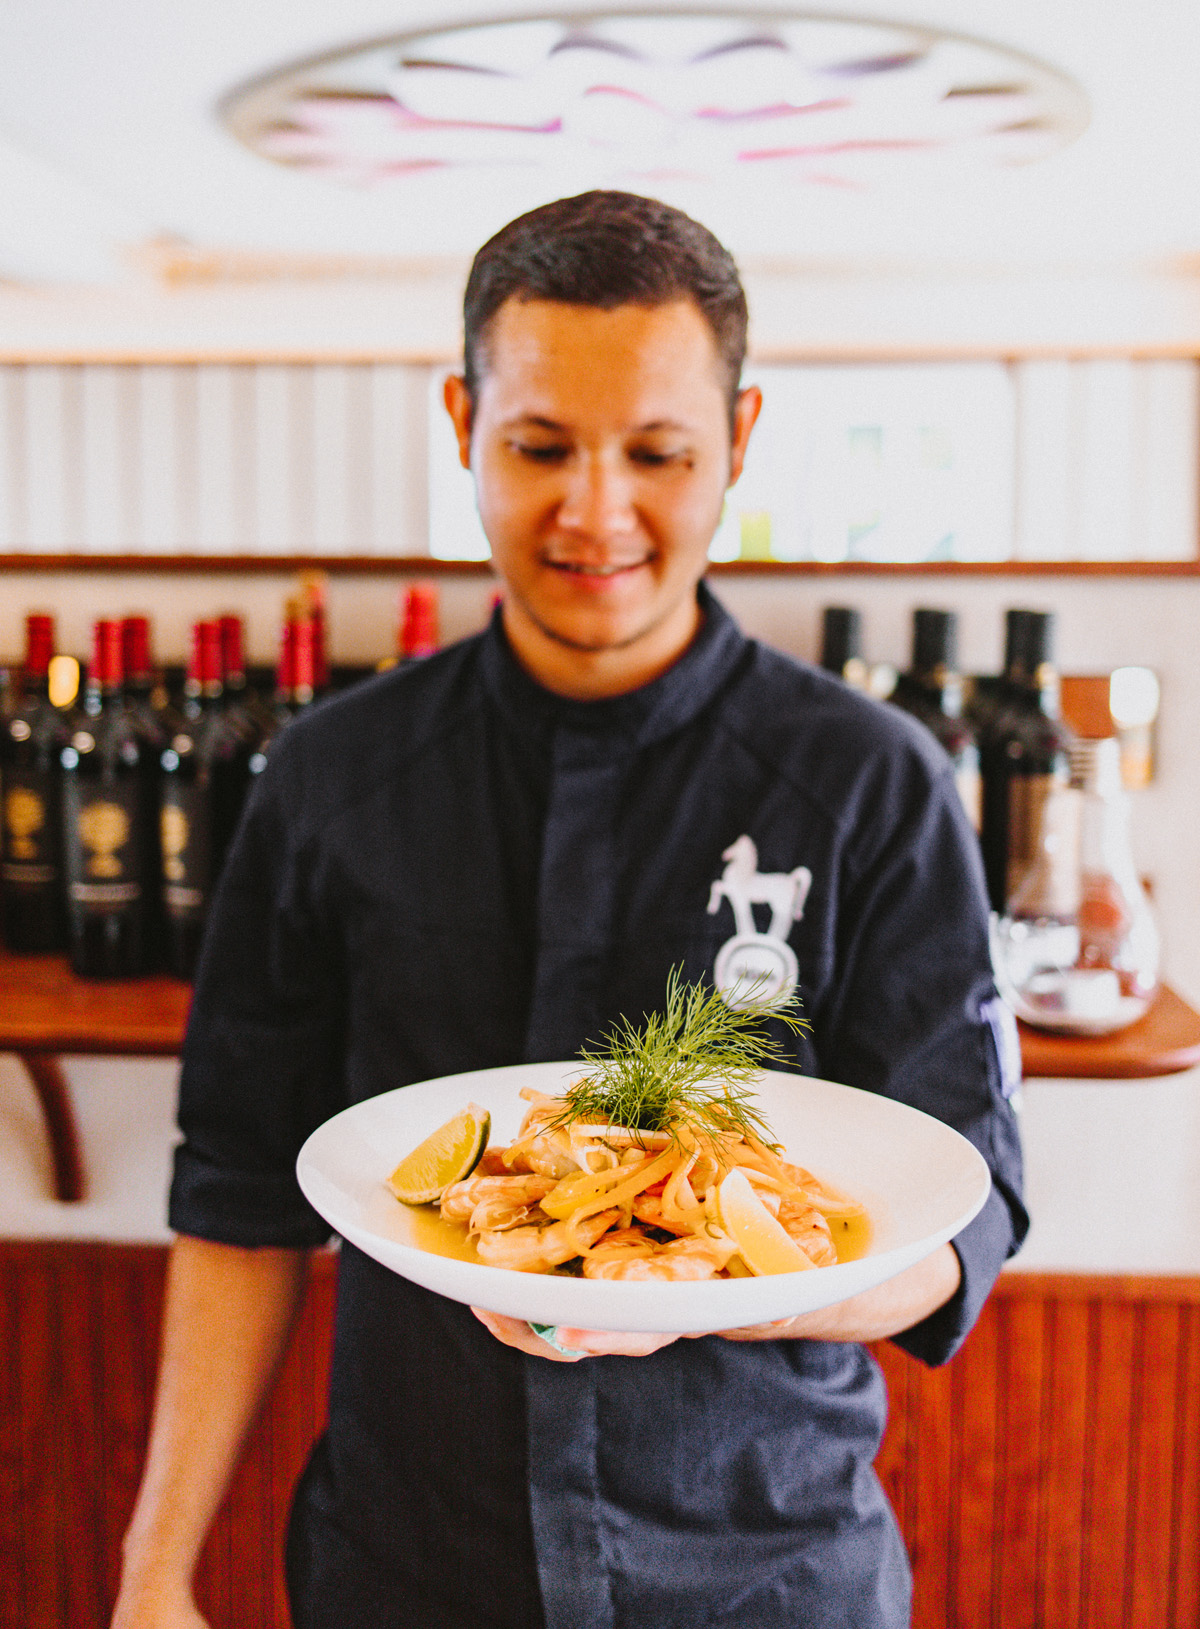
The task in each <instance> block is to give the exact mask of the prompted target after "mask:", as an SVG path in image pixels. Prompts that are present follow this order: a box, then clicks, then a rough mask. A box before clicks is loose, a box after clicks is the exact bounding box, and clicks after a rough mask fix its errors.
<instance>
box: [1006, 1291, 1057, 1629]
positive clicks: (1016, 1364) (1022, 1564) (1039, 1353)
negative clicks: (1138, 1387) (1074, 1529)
mask: <svg viewBox="0 0 1200 1629" xmlns="http://www.w3.org/2000/svg"><path fill="white" fill-rule="evenodd" d="M997 1316H998V1318H999V1322H1000V1344H1001V1352H1002V1358H1001V1371H1000V1374H1001V1381H1000V1398H1001V1425H1000V1433H1001V1448H1000V1452H1001V1479H1002V1485H1003V1491H1002V1497H1001V1502H1000V1509H999V1512H998V1524H997V1531H996V1533H995V1535H994V1542H995V1543H996V1544H997V1546H998V1562H999V1574H1000V1577H999V1595H1000V1598H1001V1600H1003V1602H1004V1608H1005V1610H1004V1613H1003V1620H1002V1621H1003V1624H1004V1629H1044V1626H1043V1625H1042V1624H1039V1623H1038V1621H1037V1597H1036V1580H1037V1565H1038V1559H1039V1556H1038V1536H1039V1535H1038V1530H1037V1510H1038V1486H1039V1482H1040V1478H1041V1469H1042V1454H1043V1443H1042V1388H1043V1385H1044V1383H1045V1356H1046V1354H1045V1328H1044V1323H1045V1307H1044V1305H1043V1304H1042V1303H1040V1302H1037V1301H1033V1302H1023V1301H1001V1302H1000V1303H999V1305H998V1307H997Z"/></svg>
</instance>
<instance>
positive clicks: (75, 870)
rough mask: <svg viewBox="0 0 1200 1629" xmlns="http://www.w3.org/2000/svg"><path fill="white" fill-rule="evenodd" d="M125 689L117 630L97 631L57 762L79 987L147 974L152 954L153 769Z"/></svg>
mask: <svg viewBox="0 0 1200 1629" xmlns="http://www.w3.org/2000/svg"><path fill="white" fill-rule="evenodd" d="M123 680H124V670H123V653H122V647H121V624H120V623H119V622H114V621H107V620H105V621H101V622H97V624H96V629H95V642H94V648H93V656H92V662H91V665H90V667H89V669H88V680H87V689H86V692H85V696H84V703H83V713H82V716H81V717H80V718H79V719H78V721H77V727H76V729H75V731H74V733H73V734H72V735H71V737H70V739H69V740H68V741H67V743H66V745H65V746H64V747H63V748H62V751H61V753H60V754H59V762H60V763H61V765H62V770H63V856H64V868H65V872H66V880H67V920H68V929H69V939H70V950H71V965H72V967H74V969H75V971H76V972H77V973H80V974H82V975H83V976H84V977H85V978H124V977H129V976H131V975H133V974H137V973H142V972H145V971H147V970H148V968H149V966H150V963H151V959H152V955H153V914H152V913H153V907H154V903H155V893H156V882H157V867H156V859H157V852H158V838H157V831H156V829H155V824H156V823H155V775H156V765H155V763H154V757H153V753H152V751H151V749H150V747H149V744H148V742H147V739H146V736H145V734H144V732H143V730H142V729H141V727H140V725H139V722H138V720H137V719H136V717H135V716H134V714H133V713H132V712H131V711H130V709H129V707H128V705H127V703H126V700H125V697H124V694H123Z"/></svg>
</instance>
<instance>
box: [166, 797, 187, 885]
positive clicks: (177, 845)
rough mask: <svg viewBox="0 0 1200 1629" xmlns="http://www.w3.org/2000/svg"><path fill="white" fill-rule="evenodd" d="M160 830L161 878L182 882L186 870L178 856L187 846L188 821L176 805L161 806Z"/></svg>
mask: <svg viewBox="0 0 1200 1629" xmlns="http://www.w3.org/2000/svg"><path fill="white" fill-rule="evenodd" d="M161 830H162V851H163V876H164V877H166V878H167V880H168V881H169V882H182V881H183V879H184V878H185V877H186V876H187V869H186V867H185V866H184V863H183V861H182V859H181V858H180V856H181V855H182V854H183V853H184V852H185V850H186V849H187V845H188V819H187V816H186V815H185V814H184V812H183V810H182V809H181V808H180V807H179V805H178V804H176V803H164V804H163V810H162V823H161Z"/></svg>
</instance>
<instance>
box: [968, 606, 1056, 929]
mask: <svg viewBox="0 0 1200 1629" xmlns="http://www.w3.org/2000/svg"><path fill="white" fill-rule="evenodd" d="M1053 642H1054V616H1053V614H1052V613H1051V612H1048V611H1017V612H1014V611H1010V612H1009V613H1008V625H1007V629H1006V639H1005V649H1006V658H1005V670H1004V683H1003V688H1002V693H1001V700H1000V705H999V708H998V710H997V713H996V715H995V718H994V719H993V721H992V724H991V726H990V728H989V729H988V731H987V733H986V734H985V735H984V738H983V742H982V750H981V754H980V757H981V762H982V767H983V828H982V831H981V834H980V836H981V842H982V845H983V866H984V872H985V875H986V877H987V885H988V895H989V898H990V900H991V903H992V908H993V910H996V911H1000V912H1003V911H1004V909H1005V907H1006V905H1007V903H1008V901H1009V899H1010V898H1011V897H1012V895H1013V894H1014V893H1015V891H1016V889H1017V888H1018V887H1019V886H1020V883H1021V881H1022V879H1023V877H1024V874H1025V872H1026V871H1027V870H1028V868H1029V866H1030V865H1031V864H1033V863H1034V861H1035V859H1036V858H1037V854H1038V843H1039V833H1040V832H1041V831H1042V830H1043V828H1044V827H1045V826H1046V825H1047V824H1048V823H1049V824H1051V825H1052V824H1053V823H1054V815H1053V811H1047V810H1043V808H1042V805H1043V804H1044V803H1045V802H1046V801H1047V800H1049V799H1054V798H1056V797H1058V796H1059V794H1060V793H1063V792H1066V791H1067V790H1068V789H1069V786H1070V779H1071V758H1070V752H1071V745H1072V743H1073V741H1074V736H1073V735H1072V733H1071V731H1070V730H1069V729H1068V728H1067V726H1066V725H1065V724H1064V723H1063V722H1062V720H1061V719H1060V717H1059V680H1058V670H1057V668H1056V667H1055V666H1054V662H1053Z"/></svg>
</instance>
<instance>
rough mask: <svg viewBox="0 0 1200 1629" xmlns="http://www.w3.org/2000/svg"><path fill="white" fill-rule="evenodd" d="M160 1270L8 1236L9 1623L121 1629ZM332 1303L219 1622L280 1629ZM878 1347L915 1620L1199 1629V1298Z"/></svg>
mask: <svg viewBox="0 0 1200 1629" xmlns="http://www.w3.org/2000/svg"><path fill="white" fill-rule="evenodd" d="M164 1261H165V1253H164V1252H163V1251H162V1250H161V1249H159V1248H157V1247H145V1246H95V1245H80V1244H76V1243H73V1242H63V1243H52V1244H39V1243H11V1242H9V1243H0V1339H2V1340H3V1342H4V1348H3V1351H4V1361H3V1368H2V1372H0V1626H2V1629H18V1626H19V1629H63V1626H67V1629H106V1626H107V1617H108V1611H109V1609H110V1605H111V1598H112V1592H113V1589H114V1587H115V1580H116V1573H117V1565H118V1560H119V1544H120V1536H121V1533H122V1531H123V1529H124V1526H125V1523H126V1521H127V1519H128V1513H129V1508H130V1506H131V1504H132V1500H133V1495H134V1490H135V1487H136V1482H137V1478H138V1475H139V1474H140V1464H141V1456H142V1452H143V1446H144V1438H145V1431H146V1427H147V1424H148V1417H149V1408H150V1399H151V1394H152V1389H153V1378H154V1365H155V1354H156V1349H157V1330H158V1323H159V1317H160V1308H161V1293H162V1279H163V1265H164ZM332 1296H333V1263H332V1261H330V1260H329V1259H327V1258H321V1260H320V1261H319V1263H318V1265H317V1270H316V1271H315V1273H314V1278H313V1283H312V1286H311V1290H310V1298H309V1302H308V1305H307V1307H306V1310H305V1313H304V1316H303V1318H302V1320H301V1323H300V1326H299V1329H298V1332H297V1337H296V1341H295V1344H294V1346H293V1348H292V1351H291V1352H290V1354H289V1357H288V1360H287V1363H286V1365H285V1369H284V1372H283V1375H282V1377H281V1380H280V1385H279V1388H278V1392H277V1395H276V1399H275V1402H274V1403H273V1405H272V1407H271V1408H270V1409H269V1410H268V1412H267V1413H266V1414H265V1416H264V1418H263V1420H262V1421H261V1422H260V1424H259V1426H258V1428H257V1429H256V1432H255V1434H254V1438H253V1441H252V1444H251V1447H250V1450H249V1454H248V1457H247V1460H246V1462H245V1464H244V1465H243V1467H242V1469H241V1470H240V1471H239V1474H238V1476H237V1478H236V1479H235V1483H234V1486H233V1488H232V1489H231V1491H230V1495H229V1498H228V1500H227V1501H226V1504H225V1506H224V1508H223V1510H222V1512H221V1515H220V1516H219V1518H218V1522H217V1526H216V1529H215V1530H214V1533H213V1537H212V1540H211V1542H210V1545H209V1547H208V1550H207V1552H206V1555H205V1558H204V1563H203V1569H202V1593H203V1597H204V1605H205V1609H206V1610H207V1611H208V1612H209V1613H210V1615H211V1621H212V1623H213V1625H214V1629H234V1626H236V1629H286V1623H287V1618H286V1614H285V1607H284V1601H283V1592H282V1582H281V1577H280V1568H279V1555H280V1549H281V1535H282V1527H283V1521H284V1517H285V1513H286V1507H287V1502H288V1498H289V1495H290V1489H291V1486H292V1483H293V1481H294V1478H295V1475H296V1474H297V1472H298V1470H299V1467H300V1465H301V1463H302V1461H303V1458H304V1455H305V1454H306V1452H307V1450H308V1446H309V1444H310V1443H311V1441H312V1439H313V1437H314V1435H315V1434H316V1432H317V1431H318V1430H319V1428H320V1423H321V1420H322V1417H323V1409H324V1391H323V1388H324V1376H325V1374H326V1372H327V1367H328V1360H329V1347H330V1339H331V1328H332ZM878 1356H879V1358H880V1362H881V1365H882V1367H883V1369H884V1372H885V1374H886V1376H887V1377H888V1380H889V1386H890V1392H891V1420H890V1423H889V1427H888V1432H887V1436H886V1438H885V1441H884V1445H883V1448H882V1450H881V1453H880V1457H879V1461H878V1469H879V1471H880V1475H881V1478H882V1480H883V1481H884V1483H885V1486H887V1487H888V1488H889V1490H890V1491H891V1492H892V1494H893V1497H894V1500H895V1504H896V1508H897V1513H898V1516H899V1519H900V1522H901V1526H902V1528H903V1530H904V1531H905V1534H906V1537H907V1538H908V1540H909V1542H910V1544H912V1546H913V1549H914V1555H915V1560H916V1611H915V1616H914V1625H915V1629H935V1626H936V1629H1016V1626H1018V1625H1021V1624H1023V1623H1029V1622H1035V1623H1036V1625H1037V1629H1091V1626H1092V1625H1114V1626H1120V1629H1145V1626H1149V1625H1153V1626H1154V1629H1160V1626H1161V1629H1196V1625H1197V1622H1198V1621H1200V1616H1198V1611H1197V1608H1198V1607H1200V1543H1198V1539H1200V1486H1198V1484H1200V1475H1198V1472H1200V1294H1198V1293H1196V1291H1194V1290H1193V1291H1190V1292H1189V1293H1187V1294H1179V1295H1175V1296H1172V1295H1171V1294H1164V1293H1158V1292H1155V1291H1153V1290H1152V1291H1151V1292H1150V1293H1148V1294H1147V1295H1146V1296H1144V1297H1141V1298H1137V1297H1134V1296H1132V1295H1130V1294H1127V1293H1125V1292H1123V1291H1122V1290H1121V1289H1120V1288H1119V1287H1116V1288H1109V1289H1105V1288H1104V1287H1103V1286H1101V1287H1100V1288H1095V1289H1089V1287H1088V1282H1087V1281H1073V1280H1064V1281H1063V1282H1062V1284H1061V1286H1059V1285H1056V1284H1055V1283H1053V1282H1049V1281H1047V1280H1041V1281H1040V1282H1036V1283H1035V1282H1029V1283H1013V1282H1011V1281H1010V1280H1007V1279H1006V1280H1005V1281H1002V1284H1001V1286H1000V1289H999V1290H998V1292H997V1294H996V1296H995V1297H994V1298H993V1301H992V1303H991V1304H990V1305H989V1306H988V1307H987V1308H985V1310H984V1313H983V1316H982V1318H981V1320H980V1323H979V1325H978V1326H977V1328H976V1330H975V1331H974V1332H973V1333H972V1335H971V1336H970V1337H969V1339H968V1341H967V1343H966V1345H965V1347H964V1349H963V1351H962V1353H960V1355H959V1357H958V1358H956V1359H955V1362H954V1364H953V1365H951V1366H950V1367H949V1368H948V1369H946V1370H941V1371H929V1370H926V1369H924V1368H922V1366H921V1365H919V1364H917V1363H915V1362H912V1361H911V1360H909V1359H908V1358H907V1357H905V1356H904V1354H903V1353H901V1352H899V1351H898V1349H896V1348H895V1347H891V1346H888V1345H886V1344H884V1345H883V1346H881V1347H880V1348H879V1350H878ZM1014 1387H1015V1388H1016V1392H1015V1393H1014ZM997 1388H999V1389H997ZM1014 1434H1016V1435H1017V1436H1018V1437H1020V1438H1021V1439H1022V1441H1021V1442H1019V1443H1014V1441H1013V1436H1014ZM1031 1474H1032V1476H1033V1478H1034V1481H1033V1484H1032V1486H1031V1484H1030V1481H1029V1477H1030V1475H1031ZM1014 1536H1015V1539H1016V1542H1015V1543H1014V1542H1013V1539H1014ZM1031 1566H1032V1568H1033V1569H1034V1570H1033V1573H1032V1575H1031V1576H1030V1575H1023V1574H1022V1573H1021V1571H1020V1570H1019V1569H1027V1568H1029V1567H1031ZM1031 1603H1032V1606H1031ZM1031 1611H1032V1612H1033V1613H1034V1614H1035V1615H1034V1616H1033V1617H1032V1618H1031V1617H1030V1612H1031Z"/></svg>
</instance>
